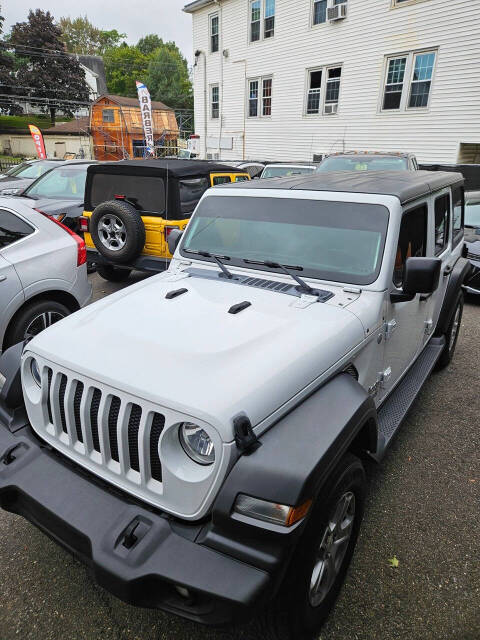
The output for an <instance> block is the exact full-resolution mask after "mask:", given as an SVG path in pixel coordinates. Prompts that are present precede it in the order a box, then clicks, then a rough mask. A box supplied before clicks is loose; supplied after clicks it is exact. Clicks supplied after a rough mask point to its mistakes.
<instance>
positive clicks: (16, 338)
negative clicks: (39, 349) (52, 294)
mask: <svg viewBox="0 0 480 640" xmlns="http://www.w3.org/2000/svg"><path fill="white" fill-rule="evenodd" d="M70 313H71V312H70V309H68V308H67V307H66V306H65V305H63V304H60V303H59V302H55V301H54V300H50V301H49V300H39V301H37V302H32V303H30V304H27V305H26V306H25V307H24V308H23V309H22V310H21V311H20V312H19V313H18V314H17V315H16V316H14V318H13V319H12V321H11V323H10V327H9V329H8V331H7V337H6V339H5V343H6V344H5V349H7V348H8V347H11V346H12V345H14V344H18V343H19V342H23V341H24V340H31V339H32V338H33V337H34V336H36V335H37V334H38V333H40V332H41V331H43V330H44V329H46V328H47V327H49V326H50V325H52V324H55V322H58V321H59V320H61V319H62V318H65V317H66V316H68V315H70Z"/></svg>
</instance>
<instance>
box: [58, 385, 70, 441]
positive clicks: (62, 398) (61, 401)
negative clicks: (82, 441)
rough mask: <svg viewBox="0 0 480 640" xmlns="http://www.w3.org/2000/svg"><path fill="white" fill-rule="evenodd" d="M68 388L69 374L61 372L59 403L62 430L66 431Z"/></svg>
mask: <svg viewBox="0 0 480 640" xmlns="http://www.w3.org/2000/svg"><path fill="white" fill-rule="evenodd" d="M66 388H67V376H66V375H64V374H63V373H61V374H60V387H59V389H58V404H59V407H60V420H61V422H62V430H63V432H64V433H68V431H67V421H66V420H65V389H66Z"/></svg>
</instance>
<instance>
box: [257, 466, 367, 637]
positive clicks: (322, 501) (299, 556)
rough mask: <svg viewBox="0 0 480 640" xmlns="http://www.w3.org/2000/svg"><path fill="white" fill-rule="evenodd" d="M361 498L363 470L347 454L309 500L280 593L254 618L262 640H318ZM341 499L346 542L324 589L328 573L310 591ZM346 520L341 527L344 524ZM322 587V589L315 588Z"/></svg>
mask: <svg viewBox="0 0 480 640" xmlns="http://www.w3.org/2000/svg"><path fill="white" fill-rule="evenodd" d="M365 493H366V478H365V471H364V469H363V465H362V463H361V462H360V460H359V459H358V458H357V457H355V456H353V455H352V454H347V455H346V456H345V457H344V458H343V459H342V461H341V462H340V464H339V465H338V466H337V468H336V469H335V471H334V472H333V473H332V475H331V476H330V479H329V480H328V482H327V486H326V487H325V489H324V490H323V491H322V492H321V494H320V496H319V497H318V498H317V500H316V501H315V503H314V506H313V511H312V513H311V515H310V517H309V521H308V523H307V526H306V528H305V531H304V532H303V534H302V537H301V538H300V540H299V541H298V544H297V549H296V550H295V552H294V554H293V557H292V559H291V561H290V565H289V568H288V569H287V573H286V575H285V578H284V581H283V584H282V586H281V587H280V591H279V593H278V595H277V596H276V598H275V599H274V600H273V601H272V602H271V604H270V605H269V606H268V608H267V610H266V612H265V613H264V615H263V616H262V618H261V619H260V624H261V626H262V631H263V637H264V638H265V639H267V638H268V640H310V639H312V638H314V637H318V632H319V630H320V628H321V626H322V624H323V623H324V622H325V620H326V618H327V616H328V614H329V612H330V610H331V608H332V606H333V604H334V603H335V600H336V598H337V596H338V593H339V591H340V588H341V586H342V584H343V581H344V579H345V574H346V572H347V569H348V566H349V564H350V560H351V558H352V555H353V551H354V548H355V543H356V540H357V537H358V532H359V529H360V524H361V521H362V517H363V510H364V504H365ZM352 496H353V497H352ZM346 497H347V498H348V500H349V502H348V505H347V507H348V509H347V512H346V514H347V515H349V517H351V516H352V514H351V511H352V510H353V520H352V523H351V527H350V537H349V539H348V541H346V542H345V543H344V546H343V547H341V546H340V547H339V548H338V549H337V552H336V553H337V563H338V565H337V567H336V570H335V571H333V572H332V573H331V576H332V581H331V583H330V585H329V587H328V582H329V581H328V571H324V572H323V576H324V580H321V581H320V587H319V591H318V592H315V589H314V588H313V587H312V584H313V582H314V577H315V576H318V575H319V572H320V571H321V567H322V561H321V559H320V554H325V553H326V549H327V547H328V544H329V536H327V526H328V525H329V524H330V523H331V522H333V521H334V519H335V514H336V510H337V509H338V508H339V505H342V506H345V505H346V500H347V498H346ZM347 515H346V516H345V519H343V520H342V522H344V523H345V522H347ZM330 537H331V536H330ZM322 545H323V546H324V549H323V550H322ZM333 548H335V545H333V546H332V549H333ZM324 564H325V563H324ZM334 564H335V561H334ZM330 566H331V565H330ZM322 583H324V587H325V588H324V589H322V588H321V586H322Z"/></svg>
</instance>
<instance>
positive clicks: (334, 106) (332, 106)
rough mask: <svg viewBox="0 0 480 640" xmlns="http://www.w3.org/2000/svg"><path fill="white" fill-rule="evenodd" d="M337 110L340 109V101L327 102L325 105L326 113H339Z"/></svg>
mask: <svg viewBox="0 0 480 640" xmlns="http://www.w3.org/2000/svg"><path fill="white" fill-rule="evenodd" d="M337 110H338V103H335V104H326V105H325V109H324V113H325V115H330V114H332V113H337Z"/></svg>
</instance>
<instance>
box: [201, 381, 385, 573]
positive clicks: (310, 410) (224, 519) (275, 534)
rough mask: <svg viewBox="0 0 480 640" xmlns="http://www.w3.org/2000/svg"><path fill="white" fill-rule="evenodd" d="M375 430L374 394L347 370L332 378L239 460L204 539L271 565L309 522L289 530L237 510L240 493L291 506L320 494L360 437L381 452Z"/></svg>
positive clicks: (248, 559) (266, 566) (244, 557)
mask: <svg viewBox="0 0 480 640" xmlns="http://www.w3.org/2000/svg"><path fill="white" fill-rule="evenodd" d="M377 433H378V425H377V411H376V408H375V404H374V402H373V399H372V398H371V397H370V396H369V395H368V393H367V392H366V391H365V389H363V387H361V386H360V384H359V383H358V382H357V381H356V380H355V378H354V377H353V376H351V375H350V374H348V373H340V374H339V375H337V376H335V377H334V378H332V379H331V380H330V381H329V382H327V383H326V384H325V385H323V386H322V387H321V388H320V389H318V390H317V391H315V392H314V393H313V394H312V395H311V396H309V397H308V398H307V399H306V400H304V401H303V402H302V403H301V404H299V405H298V406H297V407H295V408H294V409H293V410H292V411H290V412H289V413H288V414H287V415H286V416H284V417H283V418H281V419H280V420H279V421H278V422H277V423H276V424H274V425H273V426H272V427H271V428H270V429H269V430H268V431H267V432H266V433H264V434H263V435H262V436H261V438H260V442H261V444H262V446H260V447H259V448H258V449H256V450H255V451H254V452H253V453H251V454H250V455H243V456H241V457H240V458H239V459H238V461H237V462H236V464H235V465H234V467H233V468H232V470H231V471H230V474H229V475H228V477H227V478H226V480H225V482H224V484H223V486H222V488H221V490H220V492H219V494H218V496H217V498H216V501H215V503H214V505H213V511H212V520H211V523H210V524H209V526H208V527H207V530H206V531H204V532H203V536H202V537H203V540H202V542H203V544H207V545H208V546H212V547H215V548H216V549H219V550H222V551H223V552H225V553H228V554H230V555H233V556H236V557H237V558H238V559H241V560H243V561H244V562H247V563H251V564H254V565H255V566H259V567H262V568H264V569H265V570H267V571H272V570H273V571H274V570H275V567H278V566H279V564H280V565H283V564H284V563H283V562H279V561H280V558H282V557H283V558H285V554H287V555H288V554H289V553H290V552H291V550H292V549H293V547H294V546H295V541H296V540H297V539H298V536H299V534H300V533H301V531H302V529H303V526H304V523H305V521H301V522H300V523H298V524H297V525H294V526H293V527H289V528H287V527H280V526H277V525H269V524H268V523H265V522H261V521H259V520H253V519H251V518H247V519H245V518H243V517H236V516H232V510H233V506H234V504H235V500H236V498H237V496H238V495H239V494H247V495H249V496H253V497H255V498H260V499H262V500H267V501H269V502H274V503H280V504H284V505H290V506H299V505H301V504H303V503H304V502H305V501H306V500H310V499H315V498H316V497H317V496H318V494H319V492H320V491H321V489H322V487H323V486H324V484H325V483H326V481H327V480H328V478H329V477H330V474H331V472H332V471H333V469H334V468H335V467H336V465H337V464H338V462H339V461H340V459H341V458H342V456H343V455H344V454H345V453H346V452H347V451H349V450H352V448H353V450H355V451H356V450H357V447H356V444H358V442H359V438H360V440H361V443H362V446H361V447H360V448H364V449H368V450H369V451H371V452H375V451H376V449H377V437H378V436H377Z"/></svg>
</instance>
